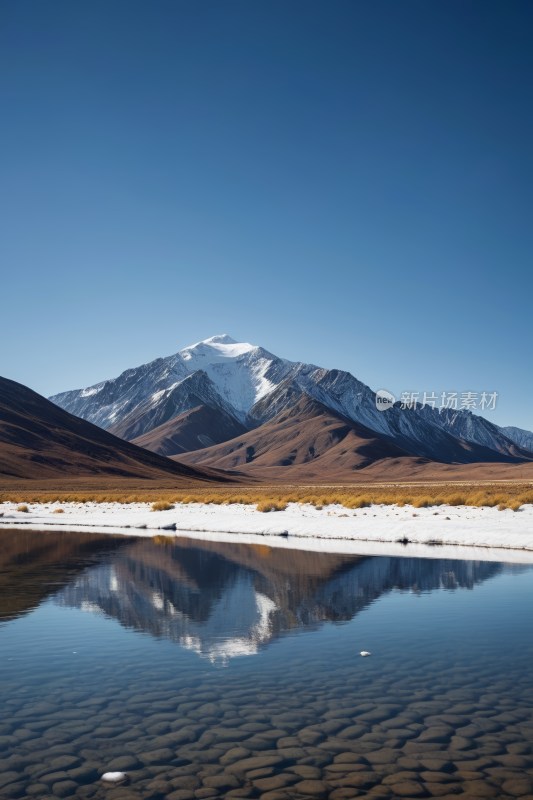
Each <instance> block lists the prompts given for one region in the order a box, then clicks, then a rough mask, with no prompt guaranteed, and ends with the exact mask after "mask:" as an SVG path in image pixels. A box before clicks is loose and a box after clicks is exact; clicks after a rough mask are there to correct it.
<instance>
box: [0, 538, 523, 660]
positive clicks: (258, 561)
mask: <svg viewBox="0 0 533 800" xmlns="http://www.w3.org/2000/svg"><path fill="white" fill-rule="evenodd" d="M502 568H503V565H502V564H498V563H492V562H483V561H451V560H447V559H433V560H422V559H411V558H385V557H371V556H364V557H361V556H354V555H342V554H332V553H317V552H306V551H303V550H291V549H286V548H276V547H269V546H265V545H252V544H235V543H226V542H214V541H202V540H195V539H190V538H186V537H179V536H176V537H166V536H156V537H155V538H137V537H127V536H113V535H102V534H92V533H69V532H30V531H20V530H16V531H7V530H4V531H0V590H2V593H3V594H4V596H5V599H4V600H3V602H2V611H3V616H4V619H6V618H8V619H10V618H13V617H16V616H19V615H21V614H24V613H26V612H27V611H29V610H31V609H33V608H35V607H36V606H37V605H38V604H39V603H40V602H42V600H44V599H45V598H47V597H49V596H50V595H54V596H55V602H57V603H58V604H60V605H62V606H69V607H74V608H79V609H81V610H82V611H86V612H89V613H93V614H94V613H95V614H100V615H102V614H103V615H106V616H108V617H110V618H113V619H116V620H117V621H118V622H120V624H121V625H123V626H125V627H127V628H132V629H135V630H138V631H142V632H144V633H149V634H151V635H152V636H154V637H166V638H168V639H171V640H172V641H175V642H178V643H179V644H180V645H181V646H182V647H185V648H188V649H191V650H193V651H196V652H197V653H198V654H200V655H201V656H203V657H207V658H209V659H210V660H211V661H212V662H213V663H227V661H228V659H230V658H231V657H234V656H242V655H250V654H254V653H257V652H258V650H259V649H260V648H261V647H264V646H266V645H268V644H269V643H270V642H272V641H273V640H274V639H275V638H276V637H277V636H279V635H280V633H282V632H283V631H288V630H291V629H297V628H309V627H310V626H311V627H312V626H317V625H319V624H321V623H325V622H328V621H335V622H340V621H347V620H350V619H352V618H353V617H354V616H355V615H356V614H358V613H359V612H360V611H361V610H363V609H364V608H365V607H367V606H368V605H369V604H371V603H373V602H374V601H375V600H377V599H378V598H379V597H381V596H382V595H384V594H386V593H389V592H391V591H393V590H397V591H412V592H420V593H422V592H431V591H433V590H437V589H445V590H450V591H453V590H455V589H458V588H463V589H473V588H474V587H475V585H476V584H478V583H480V582H483V581H486V580H487V579H489V578H491V577H493V576H495V575H497V574H498V573H500V572H501V571H502ZM522 569H523V568H522Z"/></svg>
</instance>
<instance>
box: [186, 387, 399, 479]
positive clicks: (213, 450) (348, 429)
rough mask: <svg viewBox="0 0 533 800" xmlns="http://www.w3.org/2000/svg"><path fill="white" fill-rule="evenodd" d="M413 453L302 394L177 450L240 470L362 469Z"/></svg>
mask: <svg viewBox="0 0 533 800" xmlns="http://www.w3.org/2000/svg"><path fill="white" fill-rule="evenodd" d="M410 455H411V454H410V453H407V452H406V451H405V450H402V449H401V448H400V447H397V446H396V445H394V444H390V443H389V442H385V441H384V440H383V439H380V438H379V437H378V435H377V434H376V433H375V432H374V431H371V430H370V429H369V428H366V427H365V426H364V425H360V424H359V423H357V422H353V421H352V420H349V419H347V418H346V417H343V416H341V415H340V414H338V413H336V412H334V411H331V409H329V408H327V407H326V406H324V405H323V404H322V403H320V402H319V401H318V400H314V399H313V398H311V397H309V396H308V395H306V394H302V396H301V399H300V401H299V402H298V403H296V405H294V406H292V408H290V409H286V410H284V411H282V412H281V413H279V414H278V415H277V416H276V417H274V419H272V420H270V422H268V423H266V424H265V425H262V426H261V427H260V428H256V429H255V430H253V431H247V432H246V433H244V434H243V435H242V436H239V437H237V438H236V439H232V440H231V441H229V442H225V443H224V444H219V445H216V446H214V447H208V448H205V449H204V450H197V451H196V452H194V453H187V454H185V455H180V456H178V457H177V458H179V460H180V461H182V462H184V463H187V464H196V465H198V464H201V465H209V466H214V467H216V468H217V469H238V470H239V472H242V473H244V474H248V473H249V472H251V471H255V470H257V469H258V468H259V469H264V468H265V467H266V468H271V467H276V468H287V467H291V468H295V467H297V466H300V465H304V464H307V465H308V464H311V463H312V464H313V467H315V466H316V465H318V463H319V462H320V467H319V470H320V471H324V470H326V469H329V470H330V469H332V468H334V469H335V470H336V471H338V470H346V469H352V470H354V469H363V468H364V467H366V466H368V465H369V464H372V463H373V462H374V461H377V460H380V459H384V458H400V457H402V456H403V457H409V456H410Z"/></svg>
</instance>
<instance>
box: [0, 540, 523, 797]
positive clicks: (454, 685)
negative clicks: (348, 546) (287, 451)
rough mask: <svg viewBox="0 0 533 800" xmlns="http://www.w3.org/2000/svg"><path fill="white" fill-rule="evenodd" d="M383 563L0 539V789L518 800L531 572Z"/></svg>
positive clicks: (204, 543)
mask: <svg viewBox="0 0 533 800" xmlns="http://www.w3.org/2000/svg"><path fill="white" fill-rule="evenodd" d="M404 550H405V556H403V557H386V556H372V555H358V554H356V553H355V554H353V553H352V554H346V553H332V552H327V553H326V552H319V551H306V550H305V549H302V545H301V543H300V544H299V549H291V543H290V541H289V542H288V543H285V546H284V547H271V546H269V545H267V544H260V543H258V544H249V543H244V542H243V543H239V542H235V541H232V542H228V541H222V540H221V541H217V540H203V539H195V538H190V537H186V536H171V537H168V536H155V537H139V536H122V535H113V534H99V533H91V532H84V533H80V532H69V531H61V532H53V531H50V532H37V531H35V532H32V531H29V530H21V529H3V530H0V591H1V602H0V644H1V650H0V654H1V656H0V657H1V663H2V672H1V675H0V706H1V709H2V714H1V719H0V797H2V796H6V797H10V798H25V797H37V798H46V797H50V798H56V797H69V796H79V797H86V798H96V800H99V798H104V797H105V798H109V800H111V798H117V800H128V798H130V800H133V798H153V799H154V800H157V799H158V798H161V800H162V798H165V797H168V798H170V800H193V799H195V798H198V800H201V799H202V798H211V797H213V798H215V797H262V798H263V800H285V799H286V798H311V797H313V798H326V797H329V798H331V799H332V800H337V798H350V797H359V796H361V797H363V796H367V797H370V798H381V797H382V798H397V797H402V798H405V797H413V798H414V797H461V798H465V800H466V798H470V797H495V798H500V797H529V798H533V750H532V746H533V673H532V669H531V665H532V663H533V639H532V630H533V626H532V621H531V611H532V608H533V604H532V601H533V567H532V566H529V565H520V564H506V563H498V562H491V561H483V560H477V561H472V560H470V561H467V560H460V559H455V560H450V559H448V558H445V557H444V555H445V552H444V550H443V549H442V548H440V549H439V548H438V547H436V548H435V557H434V558H413V557H409V546H406V547H405V549H404ZM440 551H442V553H443V557H440V555H439V554H440ZM481 558H482V555H481V556H480V559H481ZM361 651H368V652H370V653H371V655H370V656H368V657H362V656H361V655H360V653H361ZM110 771H111V772H123V773H124V774H125V776H126V777H125V778H124V779H123V780H121V781H119V782H118V783H110V782H108V781H105V780H103V779H102V778H101V776H102V775H103V774H106V773H108V772H110Z"/></svg>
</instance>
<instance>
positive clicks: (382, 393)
mask: <svg viewBox="0 0 533 800" xmlns="http://www.w3.org/2000/svg"><path fill="white" fill-rule="evenodd" d="M395 402H396V398H395V397H394V395H393V394H391V392H387V390H386V389H378V391H377V392H376V408H377V410H378V411H387V410H388V409H389V408H392V407H393V405H394V403H395Z"/></svg>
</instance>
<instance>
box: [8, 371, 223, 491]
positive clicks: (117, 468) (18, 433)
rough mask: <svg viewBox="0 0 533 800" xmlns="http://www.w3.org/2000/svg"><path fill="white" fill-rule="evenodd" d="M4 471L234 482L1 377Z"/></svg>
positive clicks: (28, 474)
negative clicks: (130, 438) (101, 425)
mask: <svg viewBox="0 0 533 800" xmlns="http://www.w3.org/2000/svg"><path fill="white" fill-rule="evenodd" d="M0 475H2V476H4V477H13V478H33V479H43V478H56V477H60V476H65V477H68V478H76V477H78V476H97V475H100V476H102V475H107V476H120V477H135V478H150V479H163V478H164V479H166V480H168V479H169V478H170V479H172V480H175V482H176V485H177V486H178V485H183V486H185V485H190V484H199V483H208V482H212V481H229V480H231V477H230V476H225V475H217V474H216V473H214V472H212V471H211V470H204V469H195V468H194V467H190V466H187V465H184V464H178V463H176V462H173V461H170V460H169V459H167V458H163V457H162V456H160V455H157V454H155V453H151V452H149V451H148V450H145V449H144V448H141V447H137V446H136V445H134V444H130V443H129V442H124V441H123V440H122V439H118V438H117V437H116V436H113V435H112V434H111V433H108V432H107V431H104V430H102V428H99V427H97V426H96V425H93V424H92V423H90V422H86V421H85V420H83V419H80V418H79V417H75V416H73V415H72V414H69V413H68V412H67V411H63V409H61V408H59V407H58V406H57V405H55V404H54V403H51V402H50V401H49V400H46V399H45V398H44V397H41V395H39V394H37V393H36V392H34V391H32V390H31V389H28V388H27V387H26V386H23V385H22V384H20V383H16V382H15V381H10V380H8V379H7V378H0Z"/></svg>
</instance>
